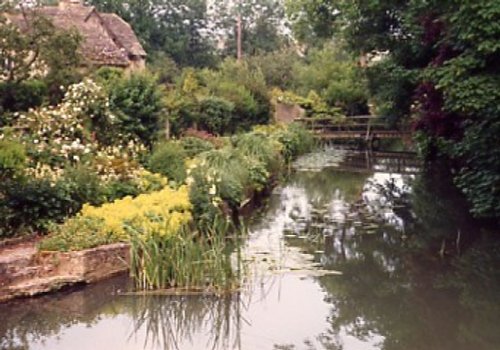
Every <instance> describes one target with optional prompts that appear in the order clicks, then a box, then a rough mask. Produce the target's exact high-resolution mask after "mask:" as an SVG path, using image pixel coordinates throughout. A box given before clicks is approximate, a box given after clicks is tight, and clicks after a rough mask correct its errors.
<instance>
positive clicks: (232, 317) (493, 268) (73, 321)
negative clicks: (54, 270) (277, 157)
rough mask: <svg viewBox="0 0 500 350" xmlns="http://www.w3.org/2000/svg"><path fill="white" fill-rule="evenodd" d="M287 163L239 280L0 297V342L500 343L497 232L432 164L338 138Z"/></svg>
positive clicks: (125, 284)
mask: <svg viewBox="0 0 500 350" xmlns="http://www.w3.org/2000/svg"><path fill="white" fill-rule="evenodd" d="M294 167H295V171H294V172H293V174H292V175H290V176H289V177H288V178H287V179H286V180H285V181H284V182H283V185H281V186H280V187H278V188H276V189H275V190H274V191H273V193H272V194H271V196H270V197H269V198H268V199H267V200H266V201H265V202H264V203H263V205H262V208H261V209H259V210H258V211H256V212H255V213H254V214H252V216H251V218H250V219H249V220H248V222H247V225H248V228H249V233H248V238H247V239H246V241H245V243H244V244H243V246H242V248H241V257H240V258H241V259H242V260H243V261H244V262H245V263H244V266H245V267H246V268H245V272H246V273H245V276H247V277H246V279H245V283H244V284H243V287H242V289H241V291H240V292H239V293H234V294H231V295H227V296H223V297H215V296H194V295H191V296H187V295H185V296H160V295H157V296H131V295H124V294H123V292H124V291H127V290H130V289H131V288H132V286H131V283H130V281H129V280H128V278H127V277H126V276H119V277H116V278H113V279H111V280H108V281H105V282H102V283H98V284H95V285H91V286H86V287H81V288H76V289H72V290H68V291H64V292H61V293H57V294H53V295H47V296H42V297H39V298H35V299H25V300H18V301H14V302H10V303H7V304H4V305H0V318H1V322H0V348H1V349H5V350H7V349H9V350H11V349H12V350H13V349H30V350H31V349H50V350H58V349H61V350H62V349H65V350H66V349H71V350H80V349H82V350H83V349H85V350H88V349H91V350H101V349H102V350H104V349H106V350H107V349H121V350H128V349H134V350H136V349H151V350H152V349H180V350H189V349H196V350H201V349H202V350H206V349H242V350H247V349H249V350H261V349H262V350H264V349H269V350H285V349H286V350H292V349H294V350H295V349H307V350H309V349H325V350H326V349H328V350H330V349H336V350H340V349H342V350H372V349H381V350H382V349H383V350H448V349H449V350H482V349H484V350H490V349H491V350H493V349H495V350H498V349H500V298H499V297H498V296H499V295H500V244H498V243H497V242H495V241H494V240H492V239H490V234H489V233H488V231H483V230H480V228H479V227H478V226H477V224H476V223H475V222H474V221H472V220H471V219H470V218H468V217H467V215H466V214H464V211H463V209H464V208H463V206H462V205H461V202H460V200H458V199H457V198H456V197H455V196H454V195H453V193H452V192H453V191H452V190H450V188H449V187H447V186H446V185H443V183H439V181H438V183H436V181H435V180H439V178H438V177H437V178H436V176H434V177H435V178H434V179H433V178H432V177H433V176H432V175H436V174H435V173H434V174H429V173H425V174H422V173H421V169H420V164H419V162H418V161H416V160H415V158H414V157H413V156H412V155H411V154H406V153H390V152H377V153H372V152H369V153H368V152H358V151H346V150H339V149H333V148H325V149H322V150H318V151H316V152H314V153H312V154H309V155H306V156H305V157H302V158H301V159H299V160H298V161H297V162H296V164H295V166H294ZM472 237H473V238H474V239H472ZM477 237H480V238H477Z"/></svg>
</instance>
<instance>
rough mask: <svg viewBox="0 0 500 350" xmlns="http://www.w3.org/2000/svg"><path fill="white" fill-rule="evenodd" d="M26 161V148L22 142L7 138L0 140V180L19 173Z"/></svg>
mask: <svg viewBox="0 0 500 350" xmlns="http://www.w3.org/2000/svg"><path fill="white" fill-rule="evenodd" d="M26 161H27V159H26V150H25V148H24V146H23V145H22V144H20V143H18V142H16V141H13V140H9V139H1V140H0V181H5V180H6V179H7V178H11V177H13V176H15V175H17V174H20V173H21V172H22V171H23V170H24V168H25V166H26ZM0 196H1V192H0Z"/></svg>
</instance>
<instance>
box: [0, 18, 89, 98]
mask: <svg viewBox="0 0 500 350" xmlns="http://www.w3.org/2000/svg"><path fill="white" fill-rule="evenodd" d="M17 15H19V16H22V17H23V18H24V20H25V21H26V22H27V24H28V25H29V28H30V30H28V31H21V30H19V28H17V27H16V26H15V25H14V24H11V23H6V21H5V19H4V18H3V16H0V37H2V39H3V40H2V42H0V62H6V63H8V64H2V66H0V78H2V80H6V81H7V82H11V83H19V82H21V81H24V80H28V79H30V78H32V77H33V75H34V74H35V78H38V79H42V80H43V81H44V83H45V84H46V85H47V88H48V93H49V96H48V97H49V101H50V102H51V103H57V102H59V101H60V99H61V98H62V96H63V94H64V92H63V91H61V89H60V87H61V86H68V85H70V84H72V83H74V82H76V81H77V80H78V79H79V78H80V74H79V72H78V70H77V68H78V67H79V65H80V63H81V57H80V55H79V50H78V47H79V45H80V43H81V38H80V36H79V35H78V33H76V32H75V31H61V30H56V29H55V27H54V25H53V24H52V23H51V22H50V21H49V20H48V19H46V18H44V17H43V16H40V15H38V14H37V13H36V12H34V11H29V10H23V13H22V14H17ZM15 97H16V95H15V94H11V96H10V97H9V98H8V99H10V100H13V99H14V98H15ZM18 97H19V96H18ZM13 101H14V102H12V101H11V103H15V100H13ZM21 102H22V101H21ZM21 102H19V103H21Z"/></svg>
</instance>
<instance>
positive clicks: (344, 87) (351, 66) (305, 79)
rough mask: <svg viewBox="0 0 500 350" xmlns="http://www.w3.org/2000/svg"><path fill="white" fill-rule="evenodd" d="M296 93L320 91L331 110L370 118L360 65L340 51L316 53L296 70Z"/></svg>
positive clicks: (319, 50)
mask: <svg viewBox="0 0 500 350" xmlns="http://www.w3.org/2000/svg"><path fill="white" fill-rule="evenodd" d="M293 74H294V76H295V83H294V87H293V90H294V91H296V92H297V93H298V94H300V95H302V96H307V94H308V93H309V92H310V91H316V92H317V93H318V94H319V95H320V96H321V98H323V99H324V100H325V101H326V102H327V103H328V104H329V105H330V106H335V107H339V108H341V109H342V111H343V112H344V113H345V114H347V115H356V114H366V113H367V112H368V106H367V99H368V94H367V89H366V82H365V79H364V77H363V75H362V73H361V71H360V70H359V68H358V66H357V64H356V62H355V61H354V60H353V59H351V58H350V57H349V56H347V54H345V53H344V52H342V51H341V50H340V49H338V48H335V47H332V46H325V48H323V49H314V50H312V51H311V53H309V55H308V56H307V58H306V61H305V62H303V63H298V64H296V65H295V66H294V70H293Z"/></svg>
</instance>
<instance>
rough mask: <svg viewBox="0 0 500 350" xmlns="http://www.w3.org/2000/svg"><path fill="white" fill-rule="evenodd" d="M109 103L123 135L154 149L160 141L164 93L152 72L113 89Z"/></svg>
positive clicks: (122, 79) (125, 78) (128, 79)
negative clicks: (159, 132) (155, 144)
mask: <svg viewBox="0 0 500 350" xmlns="http://www.w3.org/2000/svg"><path fill="white" fill-rule="evenodd" d="M109 103H110V108H111V110H112V111H113V112H114V113H115V114H116V116H117V119H118V120H117V123H118V126H119V129H120V131H121V133H122V134H123V135H124V136H126V137H128V138H137V139H139V140H140V141H141V142H142V143H144V144H146V145H148V146H151V145H152V144H153V142H154V141H155V140H156V138H157V136H158V135H157V133H158V130H159V121H160V113H161V111H162V109H163V103H162V90H161V88H160V86H159V85H158V83H157V81H156V78H155V77H154V76H152V75H150V74H148V73H141V74H132V75H131V76H129V77H123V78H121V79H119V80H117V81H116V82H115V83H114V84H112V85H111V86H110V87H109Z"/></svg>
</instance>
